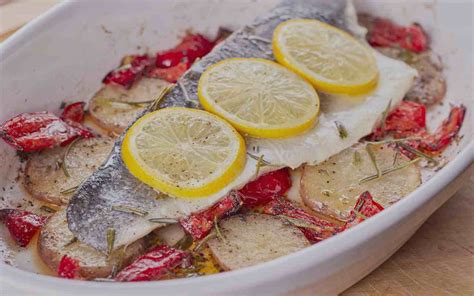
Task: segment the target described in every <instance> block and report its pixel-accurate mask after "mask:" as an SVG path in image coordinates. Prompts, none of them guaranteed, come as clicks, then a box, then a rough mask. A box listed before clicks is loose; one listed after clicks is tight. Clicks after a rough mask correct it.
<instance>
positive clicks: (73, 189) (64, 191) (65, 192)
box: [60, 186, 79, 194]
mask: <svg viewBox="0 0 474 296" xmlns="http://www.w3.org/2000/svg"><path fill="white" fill-rule="evenodd" d="M77 188H79V186H74V187H71V188H68V189H65V190H63V191H61V192H60V193H61V194H69V193H74V192H76V190H77Z"/></svg>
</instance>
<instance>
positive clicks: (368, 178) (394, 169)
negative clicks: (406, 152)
mask: <svg viewBox="0 0 474 296" xmlns="http://www.w3.org/2000/svg"><path fill="white" fill-rule="evenodd" d="M420 159H421V158H420V157H418V158H415V159H413V160H410V161H407V162H405V163H403V164H401V165H398V166H396V167H393V168H389V169H387V170H384V171H382V172H381V175H382V176H385V175H387V174H390V173H393V172H395V171H398V170H401V169H404V168H406V167H407V166H409V165H411V164H414V163H416V162H417V161H419V160H420ZM378 178H380V177H379V175H372V176H368V177H365V178H362V179H360V180H359V185H360V184H362V183H365V182H368V181H372V180H375V179H378Z"/></svg>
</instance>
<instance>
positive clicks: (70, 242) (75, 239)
mask: <svg viewBox="0 0 474 296" xmlns="http://www.w3.org/2000/svg"><path fill="white" fill-rule="evenodd" d="M75 242H77V237H73V238H72V239H71V240H70V241H69V242H67V243H66V244H65V245H64V246H63V247H69V246H70V245H72V244H73V243H75Z"/></svg>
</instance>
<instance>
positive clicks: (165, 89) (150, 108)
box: [148, 84, 174, 111]
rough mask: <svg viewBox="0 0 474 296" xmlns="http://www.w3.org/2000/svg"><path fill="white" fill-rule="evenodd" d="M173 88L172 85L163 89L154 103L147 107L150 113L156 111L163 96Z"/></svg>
mask: <svg viewBox="0 0 474 296" xmlns="http://www.w3.org/2000/svg"><path fill="white" fill-rule="evenodd" d="M173 88H174V84H171V85H168V86H166V87H164V88H163V89H162V90H161V92H160V94H159V95H158V97H157V98H156V99H155V100H154V102H153V103H152V104H151V105H150V107H148V109H149V110H150V111H155V110H157V109H158V106H159V105H160V102H161V100H162V99H163V98H164V97H165V95H166V94H167V93H168V92H169V91H170V90H171V89H173Z"/></svg>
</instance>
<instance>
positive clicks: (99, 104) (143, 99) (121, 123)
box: [88, 77, 169, 133]
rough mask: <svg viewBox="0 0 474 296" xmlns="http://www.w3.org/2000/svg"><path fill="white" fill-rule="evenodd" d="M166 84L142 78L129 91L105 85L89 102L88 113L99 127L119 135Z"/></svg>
mask: <svg viewBox="0 0 474 296" xmlns="http://www.w3.org/2000/svg"><path fill="white" fill-rule="evenodd" d="M168 84H169V83H168V82H166V81H164V80H161V79H155V78H147V77H142V78H141V79H140V80H138V81H136V82H135V83H134V85H133V86H132V87H131V88H130V89H125V88H123V87H121V86H117V85H113V84H108V85H105V86H104V87H103V88H102V89H101V90H99V91H98V92H97V93H96V94H95V95H94V97H93V98H92V99H91V101H90V102H89V109H88V110H89V113H90V115H91V116H92V119H93V120H94V121H95V122H96V123H97V124H98V125H99V126H100V127H102V128H104V129H106V130H108V131H112V132H115V133H121V132H122V131H123V130H124V129H125V128H126V127H127V126H128V124H129V123H130V122H131V121H133V120H134V119H135V118H136V117H137V116H138V114H140V112H142V111H143V110H144V109H145V108H146V107H147V106H148V105H149V102H151V101H153V100H154V99H156V98H157V96H158V95H159V94H160V92H161V91H162V90H163V89H164V88H165V87H166V86H168Z"/></svg>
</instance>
